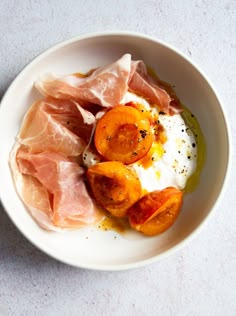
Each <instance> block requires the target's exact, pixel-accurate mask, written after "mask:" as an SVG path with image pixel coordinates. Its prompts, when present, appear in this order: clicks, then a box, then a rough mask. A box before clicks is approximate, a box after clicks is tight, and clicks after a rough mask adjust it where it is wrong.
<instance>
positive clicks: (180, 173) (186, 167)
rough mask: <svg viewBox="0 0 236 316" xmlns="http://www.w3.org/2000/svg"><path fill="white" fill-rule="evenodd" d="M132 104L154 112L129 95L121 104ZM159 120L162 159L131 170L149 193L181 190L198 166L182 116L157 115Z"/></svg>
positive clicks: (191, 140) (192, 141)
mask: <svg viewBox="0 0 236 316" xmlns="http://www.w3.org/2000/svg"><path fill="white" fill-rule="evenodd" d="M131 101H133V102H138V103H140V104H142V105H143V106H145V107H146V108H149V109H150V110H152V111H153V112H155V111H157V109H156V108H151V106H150V105H149V103H148V102H147V101H146V100H144V99H143V98H141V97H139V96H137V95H135V94H133V93H130V92H128V93H127V94H126V95H125V97H124V99H123V100H122V103H127V102H131ZM158 120H159V122H160V123H161V124H162V126H163V127H164V129H165V132H166V137H167V140H166V142H165V143H164V144H163V145H162V146H163V155H162V157H161V158H160V159H159V160H157V161H153V162H152V164H151V166H149V167H148V168H144V167H143V166H142V164H140V163H139V162H136V163H134V164H133V165H132V166H133V168H134V169H135V171H136V172H137V174H138V176H139V179H140V182H141V184H142V187H143V189H145V190H147V191H148V192H151V191H154V190H161V189H164V188H166V187H168V186H174V187H176V188H178V189H184V187H185V185H186V182H187V180H188V178H189V177H190V176H191V175H192V173H193V172H194V171H195V169H196V165H197V144H196V142H195V138H194V135H193V133H192V132H191V130H190V128H189V127H188V126H186V124H185V122H184V120H183V118H182V116H181V114H176V115H173V116H168V115H159V116H158ZM154 146H155V144H154Z"/></svg>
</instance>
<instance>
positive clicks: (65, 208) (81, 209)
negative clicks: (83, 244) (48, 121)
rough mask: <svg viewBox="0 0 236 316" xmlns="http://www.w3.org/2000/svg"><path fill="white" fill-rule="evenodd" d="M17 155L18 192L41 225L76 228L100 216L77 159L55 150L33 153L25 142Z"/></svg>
mask: <svg viewBox="0 0 236 316" xmlns="http://www.w3.org/2000/svg"><path fill="white" fill-rule="evenodd" d="M15 158H16V161H17V166H16V167H17V168H16V169H15V170H17V173H18V177H19V175H20V177H21V179H18V190H19V189H20V192H19V193H20V195H21V198H22V200H23V201H24V203H25V204H26V205H27V206H28V208H29V210H30V211H31V213H32V215H33V217H34V218H35V219H36V220H37V222H38V223H39V224H40V225H41V226H43V227H44V228H46V229H51V230H58V227H59V228H77V227H81V226H86V225H90V224H93V223H95V222H96V221H98V220H99V219H101V217H100V213H99V212H98V211H97V210H96V208H95V206H94V202H93V200H92V199H91V197H90V195H89V193H88V192H87V189H86V186H85V182H84V169H83V168H82V167H80V166H79V165H78V164H77V163H75V162H73V161H71V160H70V159H68V158H66V157H65V156H63V155H61V154H59V153H55V152H47V151H45V152H42V153H38V154H32V153H30V152H29V151H28V150H27V148H26V147H24V146H20V147H19V148H18V149H17V151H16V157H15ZM15 175H16V174H15ZM19 180H21V181H20V182H19ZM19 183H21V185H19Z"/></svg>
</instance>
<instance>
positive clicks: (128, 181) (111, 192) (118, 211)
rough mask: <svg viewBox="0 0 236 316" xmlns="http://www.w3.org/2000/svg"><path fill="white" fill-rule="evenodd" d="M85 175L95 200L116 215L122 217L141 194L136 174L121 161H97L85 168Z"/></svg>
mask: <svg viewBox="0 0 236 316" xmlns="http://www.w3.org/2000/svg"><path fill="white" fill-rule="evenodd" d="M87 177H88V180H89V183H90V186H91V189H92V192H93V195H94V197H95V199H96V201H97V202H98V203H99V204H100V205H101V206H102V207H103V208H104V209H106V210H107V211H109V212H110V213H111V214H112V215H114V216H116V217H124V216H125V215H126V212H127V210H128V209H129V208H130V207H131V206H132V205H133V204H134V203H135V202H136V201H137V200H138V199H139V198H140V196H141V191H142V189H141V184H140V181H139V179H138V177H137V175H136V174H135V173H134V172H133V171H132V170H131V169H130V168H129V167H127V166H125V165H124V164H123V163H122V162H119V161H107V162H101V163H97V164H96V165H94V166H92V167H90V168H89V169H88V170H87Z"/></svg>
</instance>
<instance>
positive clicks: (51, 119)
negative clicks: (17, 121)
mask: <svg viewBox="0 0 236 316" xmlns="http://www.w3.org/2000/svg"><path fill="white" fill-rule="evenodd" d="M94 122H95V117H94V115H93V114H92V113H91V112H89V111H86V110H85V109H83V108H82V107H80V106H79V104H77V103H76V102H74V101H70V100H57V99H53V98H50V97H48V98H45V99H42V100H39V101H37V102H35V103H34V104H33V105H32V106H31V107H30V109H29V110H28V112H27V113H26V115H25V117H24V121H23V125H22V127H21V131H20V134H19V136H18V140H19V142H20V143H21V144H23V145H25V146H28V147H29V148H30V150H31V152H35V153H37V152H41V151H44V150H52V151H56V152H60V153H62V154H65V155H68V156H77V155H79V154H81V153H82V151H83V150H84V148H85V146H86V143H87V142H88V141H89V138H90V134H91V131H92V128H93V123H94Z"/></svg>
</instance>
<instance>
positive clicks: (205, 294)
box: [0, 0, 236, 316]
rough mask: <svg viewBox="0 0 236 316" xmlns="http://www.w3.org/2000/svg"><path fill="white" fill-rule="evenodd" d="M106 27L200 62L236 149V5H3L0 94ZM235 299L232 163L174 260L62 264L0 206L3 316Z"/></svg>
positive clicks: (148, 310) (133, 311)
mask: <svg viewBox="0 0 236 316" xmlns="http://www.w3.org/2000/svg"><path fill="white" fill-rule="evenodd" d="M104 30H116V31H117V30H129V31H136V32H141V33H144V34H149V35H152V36H155V37H157V38H159V39H161V40H164V41H166V42H168V43H170V44H172V45H174V46H176V47H177V48H178V49H179V50H180V51H181V52H183V53H184V54H186V55H187V56H188V57H190V58H191V59H192V60H193V61H194V62H195V63H197V64H198V65H199V66H200V67H201V69H202V70H203V71H204V72H205V73H206V74H207V75H208V77H209V78H210V79H211V81H212V82H213V84H214V85H215V87H216V89H217V90H218V92H219V94H220V96H221V99H222V101H223V104H224V108H225V111H226V112H227V114H228V116H229V121H230V123H231V132H232V140H233V141H232V144H233V146H234V148H236V146H235V145H236V141H235V139H236V128H235V126H236V124H235V122H236V2H235V1H234V0H232V1H227V0H222V1H217V0H215V1H204V0H202V1H200V0H199V1H197V0H195V1H190V0H183V1H181V0H176V1H174V0H171V1H170V0H166V1H165V0H163V1H157V0H156V1H154V0H153V1H142V0H140V1H137V0H136V1H131V0H130V1H129V0H126V1H125V0H124V1H118V0H117V1H112V0H110V1H105V0H102V1H101V0H95V1H93V0H83V1H82V0H81V1H78V0H77V1H76V0H67V1H60V0H47V1H44V0H37V1H36V0H27V1H26V0H22V1H17V0H15V1H13V0H1V1H0V32H1V42H0V97H1V96H2V95H3V93H4V91H5V90H6V89H7V87H8V85H9V84H10V82H11V81H12V80H13V79H14V77H15V76H16V74H17V73H18V72H19V71H20V70H21V69H22V68H23V67H24V66H25V65H26V64H27V63H28V62H29V61H30V60H31V59H32V58H33V57H35V56H36V55H37V54H39V53H40V52H42V51H43V50H44V49H46V48H48V47H49V46H52V45H53V44H55V43H57V42H59V41H62V40H64V39H68V38H70V37H72V36H76V35H80V34H84V33H88V32H94V31H104ZM0 151H1V150H0ZM233 161H234V162H235V154H234V156H233ZM235 296H236V167H235V165H233V166H232V172H231V177H230V182H229V184H228V186H227V191H226V194H225V195H224V198H223V200H222V202H221V203H220V205H219V207H218V209H217V211H216V213H215V215H214V216H213V217H212V218H211V220H210V221H209V222H208V224H207V225H206V226H205V227H204V229H203V230H202V231H201V233H200V234H199V235H198V236H197V237H196V238H195V239H193V240H192V241H191V242H190V243H188V245H187V246H186V247H185V248H184V249H182V250H180V251H178V252H176V253H175V254H172V255H171V256H170V257H168V258H166V259H164V260H162V261H160V262H158V263H155V264H152V265H150V266H147V267H144V268H140V269H136V270H132V271H124V272H116V273H112V272H96V271H87V270H82V269H76V268H72V267H70V266H66V265H64V264H62V263H59V262H57V261H55V260H53V259H51V258H49V257H48V256H46V255H45V254H43V253H41V252H40V251H39V250H37V249H36V248H35V247H34V246H32V245H31V244H30V243H29V242H28V241H27V240H26V239H25V238H24V237H23V236H22V235H21V234H20V233H19V232H18V230H17V229H16V228H15V227H14V226H13V224H12V223H11V221H10V220H9V218H8V216H7V215H6V213H5V212H4V210H3V209H2V207H1V206H0V315H1V316H2V315H4V316H6V315H17V316H18V315H40V316H41V315H46V316H48V315H50V316H51V315H52V316H54V315H58V316H60V315H89V316H93V315H99V316H100V315H119V316H120V315H138V316H139V315H140V316H141V315H142V316H144V315H148V316H149V315H164V316H166V315H167V316H168V315H180V316H185V315H189V316H190V315H191V316H192V315H194V316H195V315H204V316H205V315H214V316H218V315H219V316H221V315H224V316H226V315H236V298H235Z"/></svg>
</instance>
